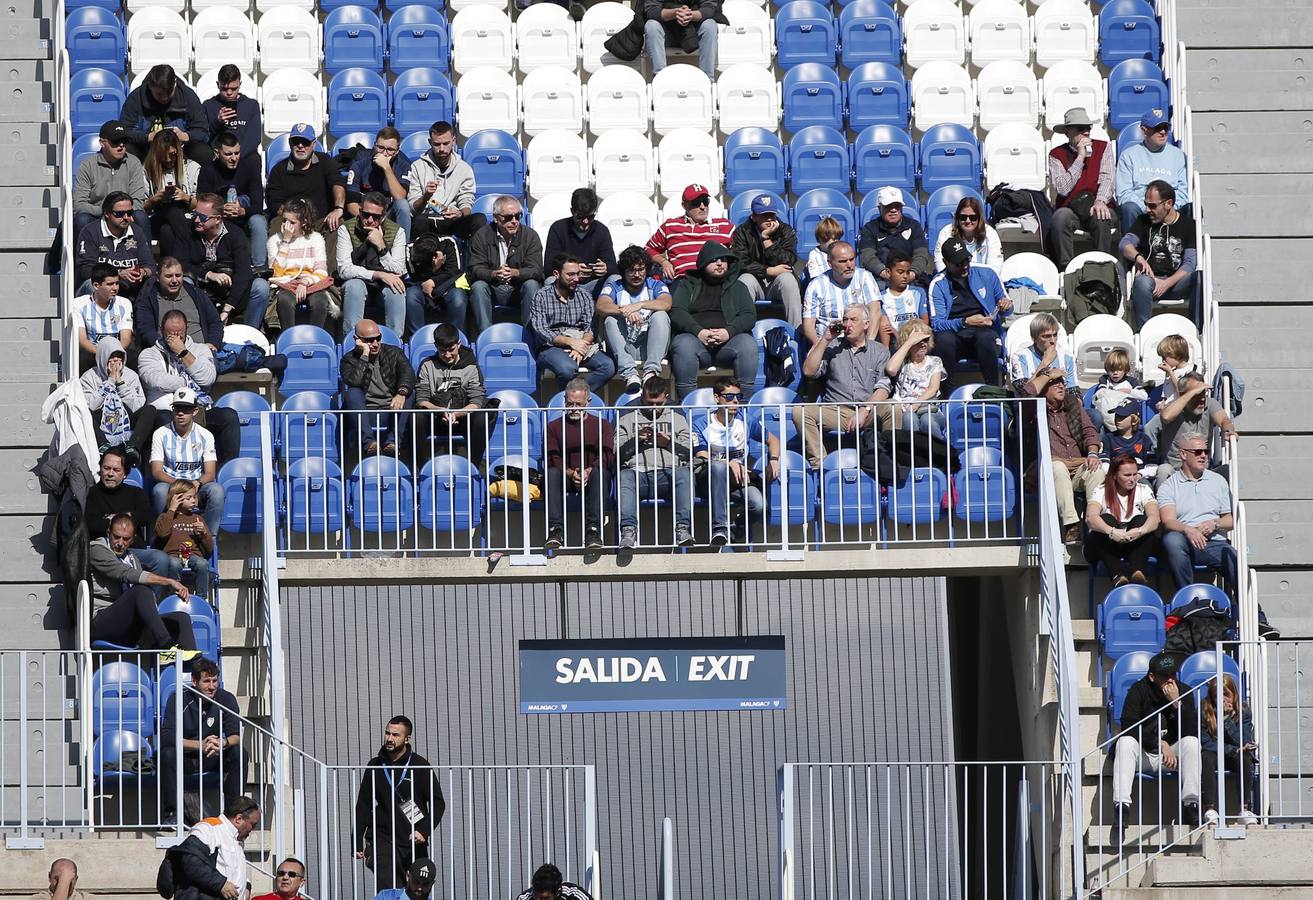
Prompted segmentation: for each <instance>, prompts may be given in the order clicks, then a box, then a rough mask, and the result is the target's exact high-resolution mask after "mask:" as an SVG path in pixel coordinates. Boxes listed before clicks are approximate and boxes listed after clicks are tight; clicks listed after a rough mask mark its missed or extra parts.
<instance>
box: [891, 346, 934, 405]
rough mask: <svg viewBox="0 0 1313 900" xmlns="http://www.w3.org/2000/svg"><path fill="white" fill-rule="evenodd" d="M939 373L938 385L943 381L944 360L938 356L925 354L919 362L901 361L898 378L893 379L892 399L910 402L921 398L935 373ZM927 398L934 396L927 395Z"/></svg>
mask: <svg viewBox="0 0 1313 900" xmlns="http://www.w3.org/2000/svg"><path fill="white" fill-rule="evenodd" d="M936 374H937V375H939V384H940V386H942V385H943V383H944V380H943V379H944V361H943V360H942V359H940V358H939V357H938V356H927V357H926V358H925V359H923V360H921V362H919V363H914V362H911V361H910V360H909V361H908V362H905V363H903V367H902V368H901V369H899V370H898V378H897V379H896V380H895V381H894V399H895V400H900V401H902V402H904V403H911V402H915V401H918V400H920V399H921V395H922V394H923V393H925V390H926V388H928V387H930V382H931V380H932V379H933V378H934V377H935V375H936ZM926 399H927V400H933V399H935V398H934V397H927V398H926Z"/></svg>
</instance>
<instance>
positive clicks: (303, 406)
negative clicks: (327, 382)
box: [279, 391, 340, 462]
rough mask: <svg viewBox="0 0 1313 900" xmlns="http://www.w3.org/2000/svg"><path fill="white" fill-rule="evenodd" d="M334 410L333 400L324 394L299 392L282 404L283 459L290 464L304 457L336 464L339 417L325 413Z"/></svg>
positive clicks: (280, 438)
mask: <svg viewBox="0 0 1313 900" xmlns="http://www.w3.org/2000/svg"><path fill="white" fill-rule="evenodd" d="M332 408H333V401H332V398H330V397H329V395H328V394H327V393H324V392H323V391H300V392H298V393H295V394H293V395H292V396H290V397H288V398H287V399H286V400H285V401H283V405H282V410H281V411H282V412H286V413H291V415H287V416H281V417H280V419H281V422H282V429H281V430H282V433H281V434H280V436H279V446H280V447H281V449H282V455H283V458H284V459H286V460H288V461H289V462H290V461H292V460H295V459H301V458H303V457H307V456H317V457H322V458H324V459H331V460H333V461H335V462H336V461H337V460H338V459H339V458H340V453H339V452H338V446H337V445H338V416H337V413H334V412H328V410H331V409H332Z"/></svg>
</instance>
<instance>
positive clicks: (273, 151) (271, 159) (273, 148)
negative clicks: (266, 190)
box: [264, 134, 292, 178]
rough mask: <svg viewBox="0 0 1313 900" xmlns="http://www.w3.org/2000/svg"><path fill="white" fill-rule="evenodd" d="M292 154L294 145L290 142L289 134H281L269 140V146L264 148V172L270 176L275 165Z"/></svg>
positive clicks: (266, 175)
mask: <svg viewBox="0 0 1313 900" xmlns="http://www.w3.org/2000/svg"><path fill="white" fill-rule="evenodd" d="M291 154H292V145H291V144H289V143H288V136H287V135H285V134H280V135H278V136H277V137H275V138H274V139H273V140H271V141H270V142H269V146H268V147H265V148H264V174H265V177H266V178H268V177H269V173H270V172H272V171H273V170H274V166H276V165H278V164H279V163H280V162H285V161H286V160H287V157H288V156H290V155H291Z"/></svg>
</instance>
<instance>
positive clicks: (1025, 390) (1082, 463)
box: [1014, 367, 1103, 544]
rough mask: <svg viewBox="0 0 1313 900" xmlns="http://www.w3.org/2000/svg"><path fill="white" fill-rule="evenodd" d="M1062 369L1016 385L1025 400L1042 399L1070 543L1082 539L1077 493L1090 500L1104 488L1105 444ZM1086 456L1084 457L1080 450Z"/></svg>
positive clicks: (1061, 514)
mask: <svg viewBox="0 0 1313 900" xmlns="http://www.w3.org/2000/svg"><path fill="white" fill-rule="evenodd" d="M1065 378H1066V376H1065V375H1064V373H1063V371H1062V370H1061V369H1057V368H1053V367H1049V368H1047V369H1041V370H1040V371H1039V372H1036V373H1035V377H1034V378H1032V379H1031V380H1030V381H1022V382H1018V383H1017V384H1016V385H1014V386H1015V387H1016V388H1017V393H1018V394H1019V395H1020V396H1023V397H1043V398H1044V413H1045V419H1046V425H1045V426H1043V427H1047V428H1048V432H1049V457H1050V460H1051V465H1052V466H1053V484H1054V488H1055V489H1056V493H1057V501H1058V517H1059V519H1061V522H1062V527H1063V529H1064V530H1063V535H1062V538H1063V540H1064V541H1065V542H1066V543H1068V544H1070V543H1073V542H1075V541H1076V540H1077V539H1079V538H1080V514H1079V513H1077V511H1076V498H1075V493H1076V491H1080V492H1081V493H1083V494H1084V495H1085V498H1086V499H1087V500H1088V499H1089V498H1090V497H1093V496H1095V495H1096V494H1097V492H1098V490H1099V488H1101V487H1103V462H1102V460H1100V459H1099V450H1100V449H1101V448H1102V446H1103V444H1102V442H1101V441H1100V440H1099V432H1098V430H1097V429H1096V428H1095V427H1094V423H1093V422H1091V421H1090V417H1089V415H1087V414H1086V412H1085V407H1083V406H1082V405H1081V401H1080V397H1079V395H1077V394H1076V392H1075V391H1068V390H1067V383H1066V380H1065ZM1082 450H1084V451H1085V454H1084V455H1083V456H1082V454H1081V451H1082Z"/></svg>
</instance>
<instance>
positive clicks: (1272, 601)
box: [1258, 568, 1313, 638]
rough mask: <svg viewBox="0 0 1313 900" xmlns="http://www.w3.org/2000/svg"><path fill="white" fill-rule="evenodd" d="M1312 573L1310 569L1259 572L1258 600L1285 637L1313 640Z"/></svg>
mask: <svg viewBox="0 0 1313 900" xmlns="http://www.w3.org/2000/svg"><path fill="white" fill-rule="evenodd" d="M1309 597H1313V571H1310V570H1308V569H1306V568H1305V569H1285V570H1261V571H1259V573H1258V599H1259V602H1260V603H1262V604H1263V609H1264V611H1266V612H1267V614H1268V616H1269V617H1270V618H1271V620H1272V621H1273V622H1278V623H1280V625H1281V632H1282V634H1283V636H1286V637H1290V638H1308V637H1313V609H1310V607H1309V602H1308V599H1309Z"/></svg>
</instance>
